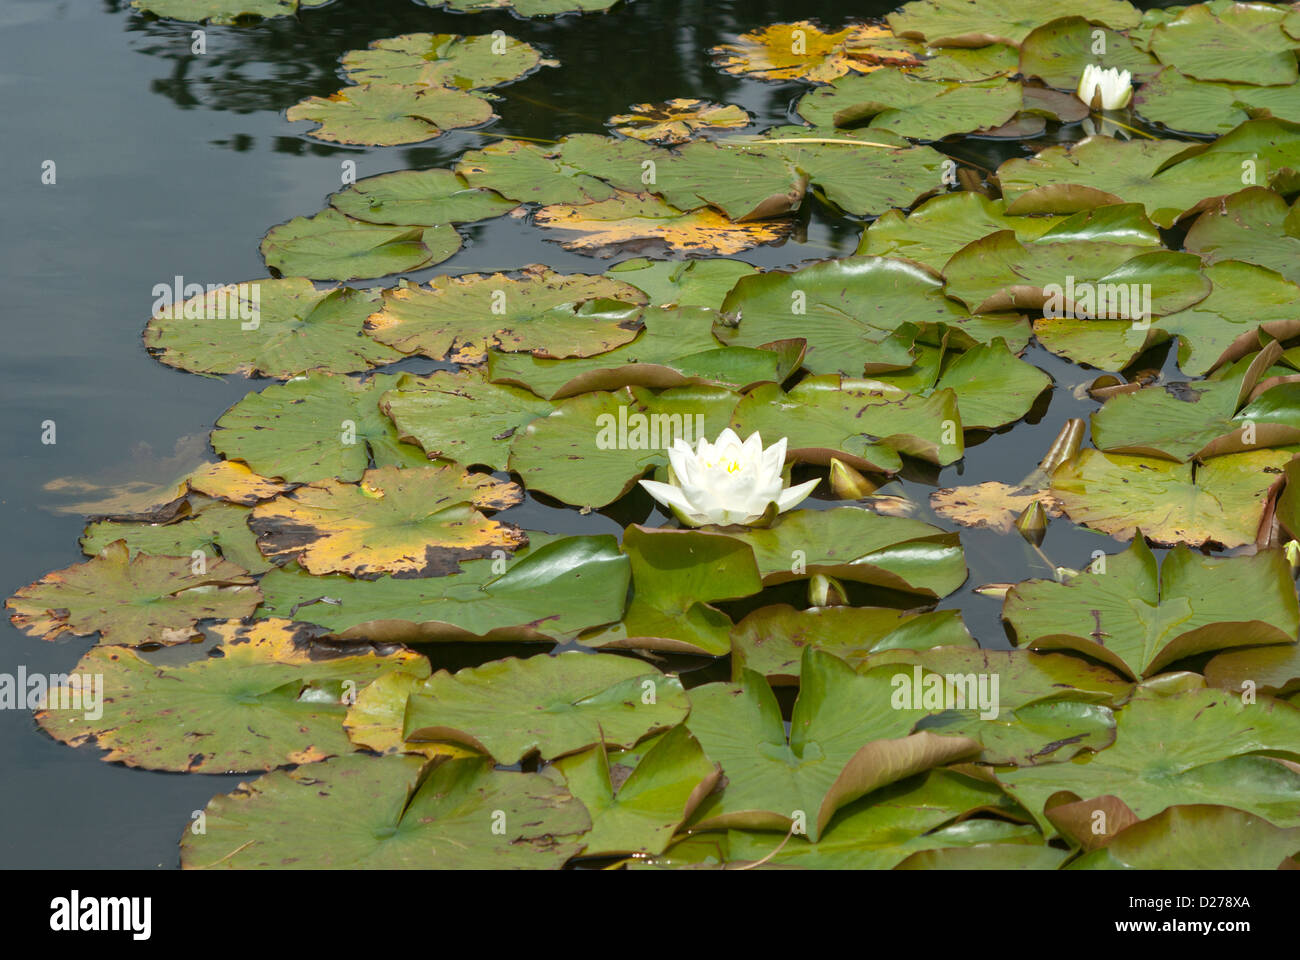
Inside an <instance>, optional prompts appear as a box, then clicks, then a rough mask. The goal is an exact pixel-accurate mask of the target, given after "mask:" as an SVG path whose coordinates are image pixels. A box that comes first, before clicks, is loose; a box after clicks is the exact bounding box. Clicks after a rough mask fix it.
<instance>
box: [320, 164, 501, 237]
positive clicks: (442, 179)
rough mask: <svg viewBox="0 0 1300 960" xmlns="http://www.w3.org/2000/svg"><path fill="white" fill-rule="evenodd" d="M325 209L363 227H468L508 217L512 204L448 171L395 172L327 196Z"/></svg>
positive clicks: (363, 181)
mask: <svg viewBox="0 0 1300 960" xmlns="http://www.w3.org/2000/svg"><path fill="white" fill-rule="evenodd" d="M330 206H332V207H333V208H334V209H335V210H337V211H339V212H340V213H342V214H344V215H346V216H349V217H351V218H352V219H354V220H364V221H365V222H366V223H380V224H391V225H393V226H406V227H417V226H425V225H429V224H435V223H474V222H476V221H479V220H487V219H489V218H491V217H499V216H501V215H502V214H504V213H509V212H510V211H511V210H513V209H514V208H515V207H516V206H517V204H516V203H515V202H514V201H513V200H507V199H506V198H505V197H503V196H501V195H500V194H498V193H495V192H493V191H491V190H485V189H483V188H482V187H471V186H469V185H468V184H467V183H466V182H465V181H464V180H463V179H461V177H460V175H459V174H457V173H454V172H453V171H451V170H436V169H435V170H399V171H397V172H396V173H384V174H380V175H379V176H377V177H368V178H367V179H365V180H360V181H358V182H357V183H355V184H353V185H352V186H350V187H348V188H347V189H346V190H340V191H339V192H338V193H334V194H331V195H330Z"/></svg>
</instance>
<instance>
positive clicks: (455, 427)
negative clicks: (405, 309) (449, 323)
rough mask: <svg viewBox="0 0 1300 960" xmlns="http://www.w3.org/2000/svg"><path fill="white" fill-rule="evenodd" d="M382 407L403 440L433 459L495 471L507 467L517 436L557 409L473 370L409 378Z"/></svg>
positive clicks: (385, 397) (382, 401)
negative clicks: (415, 444)
mask: <svg viewBox="0 0 1300 960" xmlns="http://www.w3.org/2000/svg"><path fill="white" fill-rule="evenodd" d="M379 408H380V409H381V410H383V412H384V413H386V414H387V415H388V416H389V417H390V418H391V419H392V421H393V423H394V424H395V425H396V427H397V432H398V434H399V435H400V436H401V438H402V439H403V440H404V441H407V442H409V443H417V444H419V445H420V447H421V448H422V449H423V450H424V452H425V453H426V454H428V456H429V458H430V459H444V460H455V461H457V462H458V463H461V464H463V465H465V466H467V467H468V466H474V465H475V464H483V465H485V466H489V467H491V468H492V469H493V470H504V469H505V468H506V461H507V459H508V458H509V456H510V438H511V437H513V436H514V434H515V432H516V431H518V430H519V429H520V428H521V427H522V426H523V425H524V424H526V423H528V422H529V421H530V420H535V419H536V418H537V417H544V416H546V415H547V414H549V413H550V412H551V410H552V409H553V408H552V406H551V405H550V404H549V403H547V402H546V401H544V400H539V399H537V397H535V396H533V395H532V394H531V393H529V392H528V391H526V390H519V389H517V388H515V387H510V386H504V385H501V384H496V383H488V382H487V381H485V380H484V379H483V377H482V375H481V374H478V373H474V372H471V371H461V372H458V373H448V372H447V371H438V372H435V373H431V374H429V376H427V377H413V376H410V375H407V376H404V377H402V379H400V380H398V381H397V387H396V388H395V389H393V390H389V391H388V392H387V393H385V394H384V395H383V397H381V398H380V401H379Z"/></svg>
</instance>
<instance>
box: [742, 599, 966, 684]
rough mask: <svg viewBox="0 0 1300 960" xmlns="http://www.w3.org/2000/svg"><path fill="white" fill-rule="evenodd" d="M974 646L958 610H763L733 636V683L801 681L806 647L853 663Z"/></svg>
mask: <svg viewBox="0 0 1300 960" xmlns="http://www.w3.org/2000/svg"><path fill="white" fill-rule="evenodd" d="M940 645H943V646H953V647H974V646H975V641H974V640H973V639H972V638H971V635H970V633H969V632H967V630H966V626H965V624H963V623H962V619H961V613H960V612H959V611H957V610H935V611H931V612H928V613H918V612H916V611H906V610H894V609H891V608H889V607H813V608H811V609H808V610H798V609H796V608H794V607H791V606H789V605H787V604H773V605H772V606H767V607H760V608H759V609H758V610H755V611H754V612H753V613H751V614H749V616H747V617H745V619H744V620H741V621H740V623H738V624H736V625H735V627H733V628H732V631H731V678H732V680H733V681H736V682H739V680H740V679H741V677H742V675H743V673H744V671H745V670H753V671H755V672H756V673H760V674H762V675H763V676H764V677H765V678H766V679H767V682H768V683H770V684H772V685H773V686H777V685H782V684H790V685H794V684H797V683H798V682H799V664H800V662H801V660H802V658H803V650H804V647H809V646H812V647H816V648H818V649H819V650H825V651H826V652H827V653H833V654H835V656H837V657H839V658H840V659H841V660H846V661H848V662H849V663H853V662H854V661H857V660H862V659H863V658H865V657H866V655H867V654H868V653H871V652H873V651H877V650H894V649H899V648H905V649H911V650H919V649H923V648H926V647H934V646H940Z"/></svg>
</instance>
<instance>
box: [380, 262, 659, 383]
mask: <svg viewBox="0 0 1300 960" xmlns="http://www.w3.org/2000/svg"><path fill="white" fill-rule="evenodd" d="M643 301H644V297H643V296H642V295H641V292H640V291H639V290H637V289H636V288H635V287H631V286H629V285H628V284H626V283H620V282H619V281H617V280H611V279H609V278H608V277H602V276H591V275H588V274H584V273H568V274H563V273H556V272H554V271H553V270H550V269H549V268H547V267H543V266H541V265H540V264H533V265H531V266H528V267H525V268H524V269H523V270H521V271H519V272H518V274H517V275H515V276H510V275H507V274H504V273H493V274H484V273H470V274H465V275H464V276H460V277H446V276H442V277H435V278H434V279H433V280H431V281H430V282H429V284H428V285H427V286H424V287H419V286H410V285H405V284H403V285H400V286H397V287H394V288H392V289H389V290H385V291H384V305H383V309H382V310H380V311H379V312H378V313H376V314H374V316H372V317H371V318H370V319H369V321H368V322H367V323H366V329H367V331H368V332H369V333H370V335H371V336H372V337H374V338H375V339H376V340H379V341H380V342H382V343H387V344H390V345H392V346H394V347H396V348H397V349H398V350H401V351H402V352H403V353H416V352H418V353H421V354H423V355H425V356H428V357H432V358H433V359H435V360H451V361H452V362H454V363H478V362H480V361H482V360H483V359H484V358H485V357H486V355H487V350H488V348H489V347H499V348H501V349H503V350H519V351H524V350H526V351H531V352H532V353H534V354H535V355H537V356H541V357H589V356H592V355H593V354H598V353H604V352H606V351H608V350H612V349H613V348H615V347H617V346H619V345H621V344H624V343H627V342H628V341H630V340H631V339H632V338H633V337H635V336H636V335H637V333H638V332H639V331H640V329H641V324H640V318H641V309H640V307H639V304H640V303H642V302H643Z"/></svg>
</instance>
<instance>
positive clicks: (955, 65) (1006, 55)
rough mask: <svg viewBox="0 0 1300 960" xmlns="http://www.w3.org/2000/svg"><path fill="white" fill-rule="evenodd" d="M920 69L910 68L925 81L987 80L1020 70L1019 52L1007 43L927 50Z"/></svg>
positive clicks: (910, 71)
mask: <svg viewBox="0 0 1300 960" xmlns="http://www.w3.org/2000/svg"><path fill="white" fill-rule="evenodd" d="M926 54H927V56H926V58H925V59H924V60H922V61H921V65H920V66H919V67H909V68H908V72H909V73H911V74H912V76H914V77H924V78H925V79H926V80H988V79H989V78H990V77H1004V76H1009V75H1010V74H1013V73H1015V72H1016V71H1017V70H1018V69H1019V59H1020V54H1019V51H1017V50H1016V48H1015V47H1012V46H1008V45H1007V44H1005V43H989V44H985V45H984V46H982V47H968V48H962V47H942V48H938V49H930V50H927V51H926Z"/></svg>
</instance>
